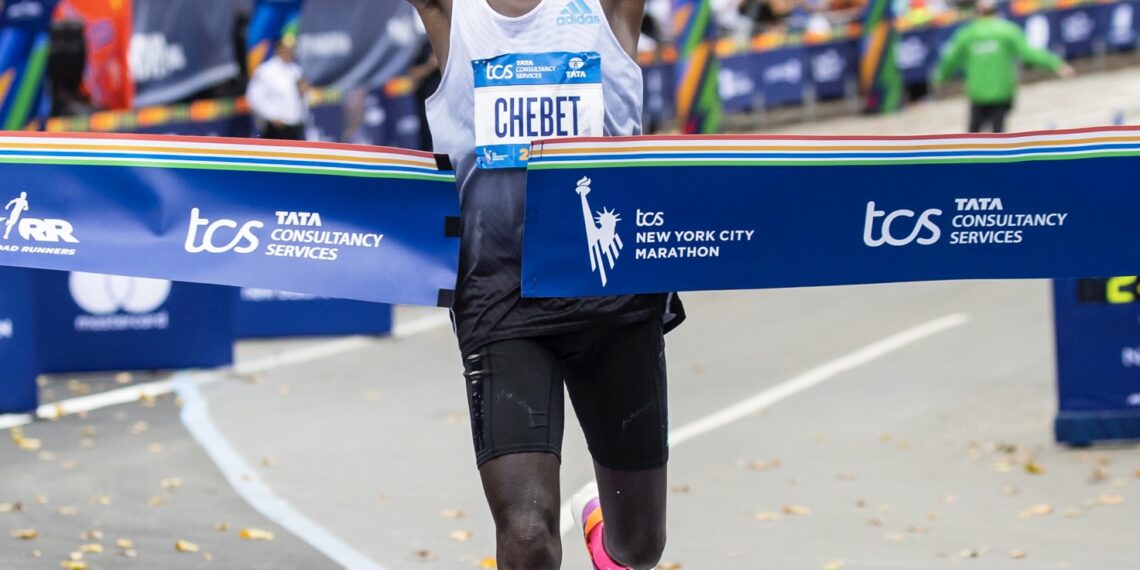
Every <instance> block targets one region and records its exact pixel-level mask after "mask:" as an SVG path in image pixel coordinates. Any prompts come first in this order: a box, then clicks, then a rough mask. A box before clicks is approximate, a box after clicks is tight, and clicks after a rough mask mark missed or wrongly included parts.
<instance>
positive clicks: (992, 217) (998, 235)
mask: <svg viewBox="0 0 1140 570" xmlns="http://www.w3.org/2000/svg"><path fill="white" fill-rule="evenodd" d="M954 206H955V209H956V210H957V211H958V212H966V213H959V214H956V215H954V216H953V217H951V218H950V225H951V227H954V228H991V229H985V230H980V231H952V232H951V233H950V241H949V243H950V245H990V244H997V245H1006V244H1018V243H1021V242H1022V241H1023V240H1024V239H1025V232H1024V230H1022V229H1021V228H1059V227H1062V226H1064V225H1065V221H1066V220H1067V219H1068V217H1069V214H1068V213H1067V212H1045V213H973V212H1004V210H1005V205H1004V204H1003V202H1002V199H1001V198H995V197H977V198H955V199H954ZM940 215H942V210H941V209H938V208H931V209H928V210H925V211H923V213H922V215H921V216H919V217H918V219H917V221H916V222H915V226H914V227H913V229H911V231H910V233H909V234H908V235H907V236H906V237H903V238H899V237H896V234H894V233H893V232H892V230H891V224H892V223H893V222H895V221H896V220H898V219H899V218H906V219H912V218H914V217H915V212H914V211H913V210H906V209H903V210H895V211H893V212H891V213H889V214H888V213H887V212H886V211H882V210H878V209H877V208H876V207H875V203H874V202H868V203H867V213H866V220H865V224H864V226H863V243H864V244H866V245H867V246H868V247H879V246H881V245H883V244H889V245H893V246H904V245H909V244H910V243H912V242H914V241H917V242H918V243H919V244H921V245H930V244H932V243H935V242H937V241H938V240H939V238H940V237H941V234H942V230H941V228H940V227H939V226H938V224H936V223H935V221H934V218H935V216H940ZM879 218H883V220H882V224H881V229H880V232H881V237H878V238H876V237H875V230H876V225H875V224H876V221H877V220H878V219H879ZM923 229H926V230H928V231H929V234H928V235H927V236H925V237H918V236H919V234H920V232H921V231H922V230H923Z"/></svg>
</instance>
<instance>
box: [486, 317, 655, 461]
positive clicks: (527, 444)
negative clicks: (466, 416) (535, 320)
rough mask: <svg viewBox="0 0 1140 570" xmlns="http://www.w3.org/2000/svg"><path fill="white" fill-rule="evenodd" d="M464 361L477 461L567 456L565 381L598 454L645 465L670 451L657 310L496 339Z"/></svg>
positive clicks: (604, 458) (606, 458) (597, 457)
mask: <svg viewBox="0 0 1140 570" xmlns="http://www.w3.org/2000/svg"><path fill="white" fill-rule="evenodd" d="M463 364H464V369H465V372H464V376H465V377H466V378H467V402H468V406H469V410H470V412H471V430H472V435H473V437H474V441H475V456H476V461H477V463H478V464H479V465H482V464H483V463H485V462H487V461H489V460H491V459H494V458H496V457H500V456H503V455H507V454H511V453H521V452H546V453H553V454H554V455H557V456H559V457H561V453H562V429H563V420H564V416H565V413H564V404H563V397H562V385H563V383H565V385H566V391H567V392H568V393H569V394H570V401H571V403H572V404H573V405H574V411H575V412H576V413H577V416H578V421H579V423H580V424H581V425H582V431H583V432H584V433H585V435H586V443H587V444H588V445H589V448H590V453H591V454H592V455H593V457H594V460H595V461H597V462H598V463H599V464H601V465H602V466H604V467H608V468H610V469H620V470H640V469H650V468H654V467H661V466H662V465H665V462H666V461H667V460H668V457H669V443H668V407H667V405H666V393H665V341H664V337H663V332H662V325H661V321H660V319H652V320H649V321H643V322H639V323H633V324H627V325H620V326H612V327H605V328H596V329H593V330H588V331H584V332H576V333H568V334H560V335H553V336H542V337H534V338H521V339H512V340H505V341H500V342H493V343H490V344H488V345H485V346H483V347H481V348H479V349H477V350H475V351H474V352H472V353H469V354H465V355H464V357H463Z"/></svg>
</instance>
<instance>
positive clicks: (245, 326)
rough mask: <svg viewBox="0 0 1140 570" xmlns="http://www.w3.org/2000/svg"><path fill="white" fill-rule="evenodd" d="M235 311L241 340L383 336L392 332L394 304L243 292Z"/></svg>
mask: <svg viewBox="0 0 1140 570" xmlns="http://www.w3.org/2000/svg"><path fill="white" fill-rule="evenodd" d="M235 311H236V312H235V315H234V319H235V322H234V326H235V330H236V331H237V337H238V338H276V337H286V336H331V335H348V334H367V335H380V334H387V333H390V332H391V331H392V307H391V305H385V304H381V303H365V302H362V301H346V300H343V299H325V298H321V297H316V296H314V295H306V294H304V293H287V292H284V291H273V290H270V289H250V288H245V289H241V290H240V291H239V292H238V299H237V306H236V309H235Z"/></svg>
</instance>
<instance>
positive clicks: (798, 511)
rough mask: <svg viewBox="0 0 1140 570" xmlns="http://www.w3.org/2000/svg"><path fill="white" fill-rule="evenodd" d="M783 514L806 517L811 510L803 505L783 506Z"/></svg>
mask: <svg viewBox="0 0 1140 570" xmlns="http://www.w3.org/2000/svg"><path fill="white" fill-rule="evenodd" d="M784 514H786V515H796V516H807V515H810V514H811V509H809V508H807V507H805V506H803V505H784Z"/></svg>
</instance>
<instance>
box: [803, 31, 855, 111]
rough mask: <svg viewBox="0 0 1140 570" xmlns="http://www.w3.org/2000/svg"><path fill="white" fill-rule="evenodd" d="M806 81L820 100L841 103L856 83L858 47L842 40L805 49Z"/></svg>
mask: <svg viewBox="0 0 1140 570" xmlns="http://www.w3.org/2000/svg"><path fill="white" fill-rule="evenodd" d="M806 50H807V61H808V77H809V78H810V80H811V84H812V85H814V86H815V92H816V96H817V97H818V98H820V99H841V98H843V97H845V96H847V95H848V94H849V91H850V90H851V87H854V85H852V84H853V83H854V82H855V81H857V75H856V70H857V68H858V66H859V53H858V51H859V46H858V44H857V43H855V42H854V41H853V40H842V41H837V42H830V43H825V44H818V45H812V46H809V47H807V48H806Z"/></svg>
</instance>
